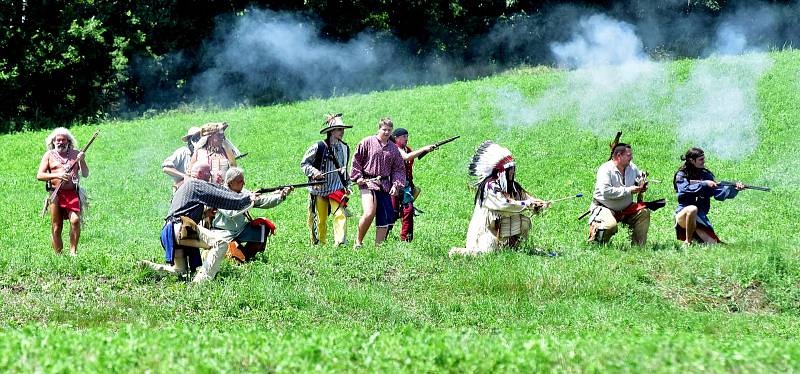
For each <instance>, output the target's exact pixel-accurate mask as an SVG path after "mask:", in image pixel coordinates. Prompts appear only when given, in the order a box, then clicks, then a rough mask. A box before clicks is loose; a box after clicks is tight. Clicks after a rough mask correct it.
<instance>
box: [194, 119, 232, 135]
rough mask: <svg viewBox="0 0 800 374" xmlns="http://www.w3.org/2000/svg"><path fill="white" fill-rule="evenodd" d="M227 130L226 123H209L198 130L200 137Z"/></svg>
mask: <svg viewBox="0 0 800 374" xmlns="http://www.w3.org/2000/svg"><path fill="white" fill-rule="evenodd" d="M227 128H228V123H227V122H209V123H206V124H205V125H203V127H202V128H200V135H202V136H208V135H211V134H213V133H216V132H220V131H225V129H227Z"/></svg>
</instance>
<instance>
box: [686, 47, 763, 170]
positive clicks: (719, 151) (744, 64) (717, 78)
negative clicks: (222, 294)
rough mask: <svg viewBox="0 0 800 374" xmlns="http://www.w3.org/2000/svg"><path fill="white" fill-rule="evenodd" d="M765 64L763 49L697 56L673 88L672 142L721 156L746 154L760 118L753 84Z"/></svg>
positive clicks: (755, 138)
mask: <svg viewBox="0 0 800 374" xmlns="http://www.w3.org/2000/svg"><path fill="white" fill-rule="evenodd" d="M770 67H772V59H770V58H769V57H768V56H767V55H765V54H751V55H746V56H740V57H720V58H711V59H707V60H702V61H699V62H698V63H697V65H696V66H695V67H694V69H693V70H692V73H691V77H690V78H689V80H688V81H687V82H686V83H685V84H683V85H681V86H680V87H678V88H677V90H676V93H675V101H674V102H673V110H674V112H675V113H677V114H678V123H679V125H678V142H679V143H680V144H683V145H689V146H697V147H700V148H703V149H704V150H706V151H707V152H711V153H713V154H714V155H715V156H717V157H720V158H722V159H732V160H739V159H742V158H744V157H746V156H747V155H749V154H750V153H751V152H752V151H753V150H755V148H756V146H757V145H758V132H757V130H758V126H759V124H760V123H761V115H760V113H759V112H758V107H757V102H756V101H757V90H756V84H757V83H758V80H759V79H760V78H761V76H762V75H763V74H764V72H766V71H767V70H769V68H770Z"/></svg>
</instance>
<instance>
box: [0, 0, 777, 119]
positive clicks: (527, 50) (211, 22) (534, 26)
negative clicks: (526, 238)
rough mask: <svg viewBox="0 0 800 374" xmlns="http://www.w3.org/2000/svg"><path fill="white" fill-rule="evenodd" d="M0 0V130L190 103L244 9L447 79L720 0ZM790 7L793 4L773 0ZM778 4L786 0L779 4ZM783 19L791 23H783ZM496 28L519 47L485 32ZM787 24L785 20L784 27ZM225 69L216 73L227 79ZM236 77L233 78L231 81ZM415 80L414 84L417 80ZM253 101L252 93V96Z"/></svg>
mask: <svg viewBox="0 0 800 374" xmlns="http://www.w3.org/2000/svg"><path fill="white" fill-rule="evenodd" d="M650 3H651V2H646V1H645V2H642V1H637V0H629V1H590V0H586V1H570V2H563V1H549V0H484V1H481V0H404V1H396V0H351V1H342V0H304V1H301V0H285V1H280V0H224V1H223V0H209V1H205V2H196V1H190V0H150V1H100V0H72V1H67V0H39V1H32V0H0V22H1V23H2V24H3V26H4V27H3V28H2V31H0V49H2V51H3V53H2V56H0V95H1V97H2V100H0V133H8V132H13V131H20V130H28V129H39V128H52V127H55V126H61V125H68V124H71V123H76V122H81V123H85V122H93V121H98V120H102V119H105V118H109V117H114V116H124V115H125V114H133V115H135V114H140V113H142V112H144V111H147V110H151V109H164V108H170V107H174V106H176V105H180V104H183V103H191V102H192V100H193V99H194V98H195V92H193V90H194V89H195V88H193V87H192V86H191V85H188V84H187V82H188V81H190V80H191V79H192V77H194V76H195V75H196V74H198V73H199V72H202V71H204V69H206V68H207V65H208V56H207V55H206V54H207V53H208V51H209V46H210V45H212V44H213V41H214V38H215V35H214V31H215V30H216V29H217V28H218V27H219V25H220V24H225V23H230V22H235V20H236V19H237V18H239V17H243V16H245V15H246V14H247V13H248V12H249V11H250V10H252V9H270V10H272V11H276V12H291V13H292V14H296V15H298V16H300V17H304V19H307V20H309V22H312V23H313V24H315V25H317V26H318V27H319V34H320V35H319V37H321V38H323V39H325V40H330V41H340V42H345V41H348V40H350V39H352V38H354V37H356V36H357V35H359V34H361V33H363V32H371V33H374V34H375V35H383V36H385V37H386V38H392V40H397V41H400V45H401V47H402V49H403V50H404V52H405V54H404V56H407V57H408V58H410V59H419V64H418V67H419V68H421V69H425V67H426V62H427V61H432V60H437V59H445V60H448V61H456V62H457V63H458V65H459V66H462V67H464V68H463V69H459V70H457V71H455V72H453V74H451V76H449V77H448V78H449V79H461V78H472V77H475V76H479V75H482V74H490V73H492V72H494V71H497V70H498V69H504V68H507V67H509V66H516V65H519V64H540V63H545V64H547V63H552V61H551V60H550V58H549V57H548V53H547V52H546V50H547V45H546V43H547V42H548V41H552V40H558V39H562V40H563V39H564V38H565V37H567V35H568V34H569V30H568V28H567V27H566V23H564V22H563V19H560V18H558V17H554V16H553V15H554V14H560V15H561V17H566V18H574V17H576V16H577V15H579V14H581V13H582V12H586V11H597V12H605V13H609V14H613V15H615V16H617V17H620V18H621V19H625V20H630V21H632V22H636V21H637V20H642V19H646V18H652V17H656V18H658V17H661V18H663V19H665V20H666V19H673V18H675V17H677V18H687V17H695V18H697V19H699V20H708V19H715V18H718V17H719V16H720V15H722V14H724V13H725V11H726V10H727V9H732V8H733V7H735V4H733V3H732V2H728V1H725V0H680V1H678V0H675V1H663V2H653V3H656V4H650ZM771 3H775V4H784V3H785V4H789V3H791V2H790V1H783V2H782V1H773V2H771ZM785 4H784V5H785ZM789 25H790V26H791V25H792V23H791V22H789ZM498 27H505V28H506V29H507V30H511V31H510V32H511V33H514V34H515V35H516V36H518V37H519V38H520V39H518V40H522V42H519V41H517V42H509V39H507V38H506V39H504V40H501V41H497V40H493V39H492V35H493V34H492V31H493V30H498ZM787 27H788V26H787ZM703 43H708V35H704V34H703V33H702V32H700V31H696V32H694V33H688V34H685V35H683V36H681V37H678V38H660V39H659V38H655V39H653V40H651V41H645V44H646V47H647V48H648V51H649V52H651V53H656V52H657V53H662V54H667V55H669V56H673V57H681V56H692V55H697V54H698V53H699V50H700V48H701V47H702V45H703ZM224 76H225V75H223V77H224ZM230 78H231V79H234V80H235V77H230ZM418 83H421V82H418ZM248 95H250V96H256V97H251V98H250V99H252V100H250V102H255V103H260V104H261V103H274V102H281V101H287V100H294V99H298V98H299V97H296V96H292V95H291V94H290V93H288V92H285V91H269V90H265V91H264V92H263V93H262V94H259V93H248ZM257 96H261V97H257Z"/></svg>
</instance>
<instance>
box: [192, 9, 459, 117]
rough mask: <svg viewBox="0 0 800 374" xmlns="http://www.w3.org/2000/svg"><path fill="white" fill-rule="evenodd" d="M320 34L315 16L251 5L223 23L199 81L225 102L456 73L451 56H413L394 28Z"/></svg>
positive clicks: (203, 92) (201, 89)
mask: <svg viewBox="0 0 800 374" xmlns="http://www.w3.org/2000/svg"><path fill="white" fill-rule="evenodd" d="M319 34H320V32H319V27H318V25H316V24H315V23H314V22H313V21H311V20H308V19H304V18H300V17H298V16H295V15H292V14H288V13H275V12H272V11H262V10H252V11H250V12H248V13H247V14H246V15H245V16H242V17H239V18H238V19H237V20H236V21H235V23H234V24H233V25H232V26H230V27H228V26H222V27H220V28H219V29H218V30H217V35H218V37H217V40H215V42H214V43H213V45H212V46H211V47H210V48H209V50H208V51H207V52H206V55H207V56H208V59H209V60H210V68H209V69H207V70H205V71H204V72H203V73H201V74H200V75H198V76H197V77H195V78H194V79H193V81H192V82H191V85H192V88H193V90H194V91H195V92H197V93H198V94H199V95H200V96H201V97H209V98H213V99H214V101H217V102H222V103H231V102H233V103H235V102H237V101H241V100H242V98H256V99H257V100H262V101H265V100H266V101H271V100H275V101H280V100H281V99H290V100H293V99H300V98H307V97H328V96H332V95H336V94H345V93H349V92H362V91H369V90H376V89H386V88H394V87H402V86H407V85H410V84H413V83H423V82H427V83H435V82H442V81H446V80H447V79H449V77H450V75H451V74H450V72H449V67H448V65H447V64H445V63H442V62H439V61H424V62H421V63H420V62H419V61H418V60H416V59H412V58H410V57H409V56H408V55H407V54H405V52H404V50H403V49H402V48H398V46H400V45H402V44H401V43H400V42H399V41H398V40H396V39H395V38H393V37H392V36H391V35H388V34H369V33H362V34H360V35H358V36H356V37H355V38H353V39H352V40H349V41H347V42H343V43H342V42H334V41H327V40H324V39H322V38H320V37H319Z"/></svg>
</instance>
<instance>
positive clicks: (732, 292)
mask: <svg viewBox="0 0 800 374" xmlns="http://www.w3.org/2000/svg"><path fill="white" fill-rule="evenodd" d="M656 279H659V277H656ZM659 290H660V292H661V294H662V295H663V297H664V298H666V299H667V300H670V301H671V302H672V303H673V304H675V305H677V306H678V307H681V308H685V309H691V310H701V311H708V312H712V311H718V312H719V311H721V312H726V313H748V314H764V313H773V312H775V309H774V308H773V306H772V305H771V303H770V300H769V298H768V297H767V294H766V291H765V290H764V285H763V284H762V283H761V282H759V281H750V282H749V283H747V284H740V283H738V282H732V281H730V280H719V279H717V280H705V281H703V282H701V283H699V284H696V285H689V286H681V287H676V286H675V285H665V284H664V283H660V286H659Z"/></svg>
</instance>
